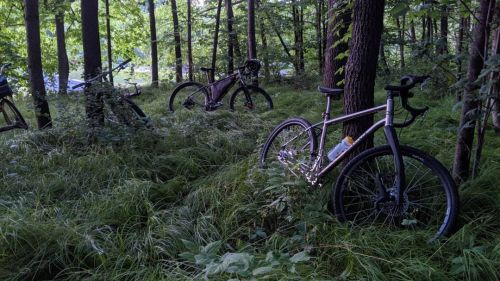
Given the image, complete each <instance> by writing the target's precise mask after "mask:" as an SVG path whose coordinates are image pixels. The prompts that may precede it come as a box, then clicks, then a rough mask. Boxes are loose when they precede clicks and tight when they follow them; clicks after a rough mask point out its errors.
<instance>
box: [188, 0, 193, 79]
mask: <svg viewBox="0 0 500 281" xmlns="http://www.w3.org/2000/svg"><path fill="white" fill-rule="evenodd" d="M191 30H192V15H191V0H187V53H188V54H187V55H188V78H189V81H193V39H192V35H191Z"/></svg>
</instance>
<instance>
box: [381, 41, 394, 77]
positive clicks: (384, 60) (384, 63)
mask: <svg viewBox="0 0 500 281" xmlns="http://www.w3.org/2000/svg"><path fill="white" fill-rule="evenodd" d="M379 52H380V53H379V58H380V60H381V61H382V67H383V70H384V73H385V74H386V75H387V74H390V73H391V70H390V68H389V64H388V63H387V58H386V56H385V44H384V40H380V50H379Z"/></svg>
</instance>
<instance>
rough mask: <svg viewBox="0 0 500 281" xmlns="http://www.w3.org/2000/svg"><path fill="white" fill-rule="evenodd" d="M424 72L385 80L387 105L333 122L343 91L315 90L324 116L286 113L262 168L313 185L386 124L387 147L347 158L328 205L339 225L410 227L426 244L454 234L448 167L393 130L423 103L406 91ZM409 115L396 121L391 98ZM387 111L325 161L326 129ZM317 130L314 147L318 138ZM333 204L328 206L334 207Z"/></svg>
mask: <svg viewBox="0 0 500 281" xmlns="http://www.w3.org/2000/svg"><path fill="white" fill-rule="evenodd" d="M428 78H429V76H405V77H403V78H402V79H401V85H400V86H391V85H388V86H386V87H385V90H386V91H387V102H386V104H384V105H380V106H376V107H373V108H370V109H366V110H362V111H359V112H356V113H352V114H347V115H344V116H339V117H337V118H333V119H330V105H331V99H332V98H340V95H341V94H342V93H343V89H330V88H324V87H319V88H318V89H319V91H320V92H321V93H322V94H324V95H326V98H327V104H326V111H325V112H324V113H323V121H322V122H319V123H317V124H314V125H311V123H310V122H309V121H307V120H306V119H303V118H291V119H288V120H286V121H284V122H282V123H281V124H280V125H278V126H277V127H276V128H275V129H274V130H273V131H272V133H271V134H270V135H269V137H268V138H267V140H266V142H265V143H264V146H263V148H262V150H261V153H260V159H259V161H260V165H261V167H263V168H265V167H271V166H274V167H276V166H278V167H279V168H280V169H285V170H289V171H290V172H291V173H292V174H294V175H296V176H302V177H303V178H304V179H305V180H306V182H308V184H309V185H311V186H321V184H322V183H321V181H322V180H324V178H325V176H326V175H327V174H328V173H329V172H330V171H332V169H333V168H334V167H336V166H337V165H339V164H340V163H341V162H342V161H343V160H344V159H345V158H346V156H348V155H349V154H350V153H352V151H353V150H354V149H356V147H358V146H359V144H360V143H362V142H363V141H364V140H366V139H367V138H368V137H369V136H370V135H373V134H374V133H375V132H376V131H377V130H378V129H380V128H382V127H384V134H385V138H386V140H387V145H382V146H378V147H374V148H371V149H368V150H366V151H364V152H362V153H360V154H359V155H357V156H356V157H354V158H353V159H352V160H350V161H349V162H348V163H347V164H346V165H345V167H344V168H343V170H342V171H341V173H340V175H339V177H338V178H337V181H336V183H335V184H334V185H333V187H332V191H331V193H330V203H329V204H330V207H332V208H331V209H332V210H333V211H334V213H335V215H336V217H337V219H338V220H339V221H340V222H343V223H345V222H351V223H352V224H354V225H358V226H366V225H371V224H381V225H389V226H393V227H394V226H397V227H403V228H407V229H415V230H417V229H427V230H430V231H431V232H432V233H433V234H432V236H431V238H430V239H429V242H432V241H435V240H436V239H438V238H439V237H441V236H446V235H449V234H451V233H452V232H453V230H454V227H455V225H456V221H457V217H458V194H457V188H456V186H455V183H454V181H453V180H452V178H451V176H450V174H449V172H448V170H447V169H446V168H445V167H444V166H443V165H442V164H441V163H440V162H439V161H438V160H436V159H435V158H434V157H432V156H430V155H428V154H426V153H425V152H423V151H420V150H418V149H415V148H412V147H410V146H406V145H400V143H399V140H398V136H397V134H396V130H395V128H403V127H407V126H409V125H411V124H412V123H413V122H414V121H415V119H416V118H417V117H419V116H423V115H424V114H425V113H426V112H427V110H428V109H429V108H428V107H424V108H414V107H412V106H410V104H409V103H408V100H409V98H411V97H413V93H411V92H410V91H409V90H410V89H412V88H413V87H415V85H416V84H419V83H423V82H425V81H426V80H427V79H428ZM396 97H400V100H401V104H402V108H403V109H405V110H406V111H408V112H409V114H410V115H411V118H407V119H405V120H404V121H403V122H401V123H394V99H395V98H396ZM383 111H385V119H381V120H379V121H378V122H376V123H374V124H373V125H372V126H371V127H370V128H369V129H368V130H366V131H365V132H364V133H363V134H362V135H361V136H360V137H359V138H358V139H357V140H355V141H354V143H352V145H351V146H350V147H348V148H347V149H346V150H344V151H343V152H341V153H340V154H339V155H338V156H337V157H336V158H335V159H334V160H333V161H332V162H330V163H325V162H326V161H325V159H324V158H325V155H326V152H325V142H326V137H327V128H328V126H331V125H336V124H341V123H343V122H346V121H351V120H354V119H356V118H360V117H364V116H368V115H373V114H375V113H377V112H383ZM318 134H319V146H318V139H317V135H318ZM331 204H333V206H332V205H331Z"/></svg>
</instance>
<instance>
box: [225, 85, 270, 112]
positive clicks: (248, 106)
mask: <svg viewBox="0 0 500 281" xmlns="http://www.w3.org/2000/svg"><path fill="white" fill-rule="evenodd" d="M246 88H247V91H248V92H247V93H245V89H244V87H240V88H238V89H237V90H236V91H235V92H234V93H233V94H232V95H231V99H230V101H229V108H230V109H231V110H232V111H238V112H245V111H246V112H253V113H262V112H266V111H269V110H271V109H273V106H274V105H273V100H272V99H271V97H270V96H269V94H268V93H267V92H266V91H265V90H264V89H262V88H259V87H256V86H252V85H247V86H246Z"/></svg>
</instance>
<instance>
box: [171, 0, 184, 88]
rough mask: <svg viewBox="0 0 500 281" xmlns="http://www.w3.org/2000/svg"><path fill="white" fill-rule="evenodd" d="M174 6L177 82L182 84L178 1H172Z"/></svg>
mask: <svg viewBox="0 0 500 281" xmlns="http://www.w3.org/2000/svg"><path fill="white" fill-rule="evenodd" d="M170 4H171V5H172V19H173V23H174V40H175V81H176V82H177V83H179V82H182V49H181V34H180V31H179V18H178V16H177V15H178V13H177V1H176V0H170Z"/></svg>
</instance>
